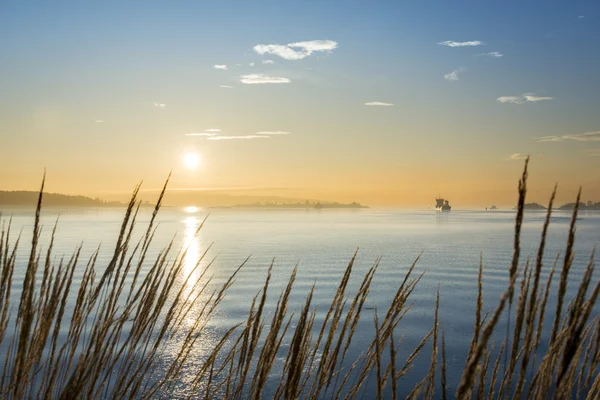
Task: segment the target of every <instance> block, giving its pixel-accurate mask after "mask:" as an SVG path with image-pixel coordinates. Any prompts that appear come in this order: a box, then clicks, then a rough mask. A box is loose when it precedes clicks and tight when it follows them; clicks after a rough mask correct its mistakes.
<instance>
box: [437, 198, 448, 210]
mask: <svg viewBox="0 0 600 400" xmlns="http://www.w3.org/2000/svg"><path fill="white" fill-rule="evenodd" d="M451 209H452V206H451V205H450V203H449V202H448V200H446V199H442V198H440V197H438V198H437V199H435V210H436V211H450V210H451Z"/></svg>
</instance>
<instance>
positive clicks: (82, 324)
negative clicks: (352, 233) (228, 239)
mask: <svg viewBox="0 0 600 400" xmlns="http://www.w3.org/2000/svg"><path fill="white" fill-rule="evenodd" d="M526 182H527V162H526V163H525V170H524V172H523V176H522V178H521V180H520V182H519V207H518V211H517V216H516V223H515V235H514V253H513V258H512V262H511V264H510V265H509V266H507V269H508V272H509V281H508V282H507V289H506V291H505V293H504V294H503V295H502V296H501V298H500V299H499V302H498V304H497V306H496V307H495V309H492V310H491V311H490V312H488V313H485V314H484V312H483V300H482V299H483V288H482V272H483V271H482V269H483V268H482V266H481V264H480V267H479V280H478V296H477V307H476V314H475V318H474V319H475V323H474V327H473V336H472V340H471V343H470V346H469V350H468V354H467V357H466V359H467V361H466V364H465V365H464V370H463V372H462V378H461V380H460V383H459V384H458V388H457V390H456V392H455V393H448V386H449V385H448V383H447V379H446V375H447V363H446V360H447V359H448V357H449V355H448V354H446V349H445V338H444V330H443V327H441V326H440V324H439V322H438V312H437V308H438V307H437V306H438V305H439V301H440V298H439V294H438V296H437V302H436V310H435V316H434V320H433V321H432V328H431V330H430V331H429V332H428V333H426V334H425V335H424V337H423V338H422V341H421V342H420V344H419V345H418V346H417V347H416V348H414V349H410V350H409V351H406V349H404V348H403V347H401V344H402V340H401V338H400V337H399V336H398V331H399V330H400V327H399V326H401V325H400V324H401V322H402V319H403V317H404V316H405V315H406V314H407V313H408V312H409V310H410V303H409V297H410V294H411V293H412V291H413V290H414V289H415V287H416V286H417V285H418V283H419V280H420V277H419V276H416V277H415V276H413V268H414V266H415V264H416V262H417V260H416V261H415V263H414V264H413V265H412V266H411V267H410V268H409V269H408V272H407V273H406V276H405V277H404V279H403V281H402V282H400V283H399V287H398V289H397V291H396V294H395V296H394V297H393V298H392V299H390V306H389V308H388V309H387V310H383V312H382V310H376V311H375V313H374V314H373V315H371V313H370V312H367V311H366V307H364V304H365V301H366V300H367V298H368V296H369V293H370V291H371V289H372V286H371V283H372V281H373V277H374V275H375V273H376V271H377V268H378V264H377V263H376V264H375V265H373V266H372V267H371V268H370V269H369V270H368V271H367V273H366V274H365V275H364V276H363V277H362V283H361V285H360V287H359V289H358V290H357V291H356V293H354V294H352V295H350V294H349V293H348V290H347V286H348V283H349V281H350V279H351V274H352V269H353V264H354V257H353V258H352V259H351V260H350V262H349V264H348V266H347V268H346V270H345V271H344V273H343V276H342V277H341V280H340V283H339V286H338V289H337V292H336V293H335V295H334V297H333V299H332V301H331V303H330V306H329V309H328V311H327V313H326V315H325V318H324V319H323V321H320V320H319V322H317V320H316V318H315V315H316V312H315V309H314V307H313V305H312V300H313V294H314V287H313V289H312V291H310V292H309V293H308V295H307V297H306V299H305V302H304V304H303V305H302V307H301V311H300V313H299V314H298V315H294V314H292V313H291V311H290V309H291V307H292V306H293V305H292V304H290V301H289V299H290V293H291V291H292V288H293V286H294V281H295V278H296V270H294V271H293V273H292V274H291V276H290V279H289V282H288V284H287V286H286V287H285V288H284V290H283V291H282V292H281V293H280V294H279V297H278V300H277V303H276V306H275V309H274V311H273V312H272V313H268V314H272V315H269V317H268V316H267V312H266V311H265V310H266V307H265V305H266V303H267V294H268V291H269V285H270V279H271V268H269V271H268V275H267V278H266V281H265V283H264V286H263V288H262V290H260V292H259V293H258V294H257V295H256V297H255V298H254V299H253V301H252V303H251V304H250V305H249V312H248V315H247V319H246V321H245V322H244V323H243V324H240V325H237V326H232V327H230V329H229V330H227V331H225V332H223V333H222V334H221V335H220V336H219V337H218V338H217V341H216V343H215V345H214V346H212V347H211V348H210V349H209V351H208V353H204V356H202V357H200V358H198V357H197V356H196V354H197V350H198V348H199V347H200V344H201V342H202V340H203V338H204V337H205V336H206V335H208V334H209V332H208V331H209V326H208V325H209V322H210V320H211V317H212V316H214V315H215V310H217V308H218V305H219V303H220V302H221V301H222V300H223V298H224V297H225V296H226V294H227V291H228V289H229V288H230V286H231V285H232V283H233V282H234V279H235V277H236V274H237V271H239V268H243V264H242V265H241V266H240V267H239V268H238V269H237V270H236V272H235V273H234V274H233V275H232V276H231V277H230V278H229V279H228V280H227V281H226V282H225V283H224V284H222V285H219V286H218V287H217V288H216V289H215V285H211V278H210V277H209V276H208V275H207V271H209V270H210V267H208V268H204V267H203V268H200V265H201V263H203V262H204V260H205V258H206V252H205V253H204V254H203V255H202V256H201V257H200V259H199V260H198V262H197V264H196V265H195V268H194V269H193V270H192V271H191V272H189V273H187V274H185V275H184V272H183V271H184V268H183V265H184V258H185V256H186V251H187V249H185V248H184V249H181V250H180V251H179V252H178V253H177V254H176V255H175V256H174V257H170V256H169V255H170V254H171V253H170V252H171V247H172V244H171V245H169V246H168V247H167V248H166V249H164V250H163V251H161V252H160V253H159V254H158V256H157V257H155V258H153V259H150V256H149V254H150V252H149V249H150V248H151V246H152V239H153V236H154V232H155V229H156V226H155V225H156V224H155V217H156V215H157V213H158V211H159V209H160V206H161V202H162V198H163V194H164V189H163V192H162V194H161V196H160V198H159V200H158V203H157V205H156V208H155V210H154V213H153V216H152V219H151V221H150V222H149V224H148V226H147V229H146V230H145V233H144V234H143V235H142V237H141V239H140V240H139V241H137V242H135V241H134V240H133V236H134V234H133V228H134V226H135V223H136V217H137V214H138V211H139V204H140V203H139V202H138V201H137V195H138V190H139V187H138V188H136V190H135V191H134V194H133V196H132V199H131V201H130V202H129V204H128V206H127V210H126V213H125V217H124V220H123V223H122V226H121V230H120V234H119V237H118V239H117V242H116V245H115V249H114V253H113V255H112V258H111V260H110V262H109V263H108V264H107V265H97V263H96V260H97V258H98V251H96V252H95V253H94V254H93V255H92V257H91V258H90V259H88V260H81V259H80V255H81V248H78V249H76V251H75V253H74V254H73V255H72V256H71V257H70V258H68V259H64V260H62V259H61V261H60V262H58V263H55V262H53V261H52V260H53V255H52V247H53V241H54V235H52V239H51V242H50V244H49V246H48V248H47V249H45V250H44V251H42V249H41V248H40V243H39V239H40V231H41V227H40V212H41V205H42V199H43V195H42V193H43V184H42V189H41V190H40V195H39V199H38V204H37V209H36V215H35V223H34V228H33V238H32V240H31V245H30V246H31V248H30V252H29V258H28V261H27V267H26V272H25V277H24V280H23V281H22V282H14V281H13V274H14V272H15V268H17V248H18V246H19V242H21V241H22V238H21V237H19V238H18V239H16V240H15V239H14V237H13V236H12V234H11V232H10V220H5V221H4V224H3V227H2V233H1V236H0V266H1V270H0V351H1V352H0V356H2V357H0V362H1V363H2V364H1V366H0V398H8V399H21V398H58V399H72V398H111V399H112V398H142V399H149V398H172V397H175V396H178V397H190V398H234V399H240V398H285V399H293V398H299V397H301V398H349V399H351V398H356V397H360V396H362V395H363V391H364V390H365V388H366V387H369V388H370V387H373V393H370V392H369V393H367V397H368V398H378V399H379V398H383V397H386V398H393V399H395V398H397V396H402V397H404V396H406V393H404V394H400V390H399V387H400V385H401V384H402V385H403V387H405V386H406V382H403V379H408V378H407V376H408V372H409V371H410V370H411V367H412V366H413V365H414V361H415V360H416V358H417V357H418V356H419V354H420V353H421V352H422V351H423V350H424V349H428V350H426V351H427V352H428V353H429V355H430V356H431V358H430V367H429V370H428V372H427V373H426V374H424V376H422V377H421V379H420V380H418V381H414V382H413V381H411V382H409V384H410V386H411V387H412V388H413V389H412V392H411V393H409V394H408V396H406V397H414V398H428V399H432V398H443V399H446V398H454V397H455V398H459V399H466V398H505V397H510V398H512V397H515V398H519V397H527V398H530V397H531V398H539V399H546V398H549V397H555V398H571V397H575V398H587V399H594V398H598V396H600V375H599V374H598V372H599V366H600V318H599V317H598V315H595V314H594V306H595V304H596V301H597V298H598V294H599V292H600V283H596V284H595V285H593V284H592V274H593V271H594V258H593V255H592V257H591V258H590V261H589V264H588V266H587V268H586V270H585V272H584V274H583V279H582V280H581V282H580V283H579V286H578V288H577V290H576V294H575V296H574V297H572V298H567V295H566V293H567V290H566V288H567V283H568V281H569V270H570V268H571V265H572V263H573V246H574V241H575V221H576V219H577V212H578V209H577V207H575V208H574V210H573V216H572V221H571V225H570V230H569V236H568V241H567V244H566V249H565V253H564V254H563V255H562V256H561V257H557V258H556V259H555V260H554V263H553V265H552V266H551V267H550V266H549V265H546V264H545V263H544V260H543V254H544V248H545V242H546V235H547V230H548V226H549V223H550V216H551V213H552V203H553V200H554V193H553V194H552V196H551V198H550V203H549V206H548V211H547V217H546V220H545V223H544V225H543V230H542V233H541V241H540V245H539V251H538V253H537V258H536V259H535V260H531V261H530V260H526V261H525V262H524V263H521V262H520V258H521V257H520V231H521V224H522V221H523V213H524V212H523V211H524V207H523V206H524V204H525V194H526ZM165 187H166V185H165ZM575 204H579V198H578V199H577V201H576V203H575ZM201 227H202V225H201V226H200V228H201ZM200 228H198V231H199V230H200ZM209 264H210V263H209ZM271 267H272V266H271ZM18 268H21V267H20V266H19V267H18ZM548 268H550V272H549V275H548V279H547V281H546V282H543V281H542V279H541V275H542V270H543V269H548ZM79 269H83V272H80V270H79ZM76 270H78V273H77V276H79V275H80V276H81V280H80V281H79V280H78V281H77V282H76V281H75V279H74V276H76V274H75V271H76ZM198 275H199V277H198ZM555 275H556V276H557V277H556V279H557V280H558V285H557V292H556V293H551V292H552V291H551V282H552V280H553V279H555V278H554V277H555ZM192 277H194V278H192ZM549 296H556V299H557V306H556V309H555V310H546V305H547V302H548V298H549ZM513 309H514V310H513ZM505 312H507V313H508V320H509V321H510V322H509V325H508V326H507V330H506V333H505V334H504V340H503V341H502V342H501V343H500V344H494V343H492V340H491V338H492V335H493V334H495V331H496V330H497V326H498V322H499V320H500V319H501V317H502V316H503V315H504V313H505ZM513 312H514V315H512V314H513ZM547 314H550V315H552V316H553V318H549V319H548V318H545V316H546V315H547ZM361 318H363V319H364V318H369V319H370V318H372V319H373V338H372V340H371V342H370V344H369V345H367V346H366V347H365V348H364V349H363V350H364V351H363V352H362V353H361V354H360V355H359V356H358V357H357V358H355V359H350V354H353V352H352V351H349V349H350V348H351V346H352V345H353V338H354V336H355V332H356V328H357V325H358V322H359V320H360V319H361ZM544 327H546V329H544ZM548 327H551V328H550V329H547V328H548ZM313 332H318V335H315V336H313V335H312V333H313ZM544 332H548V334H545V333H544ZM286 344H289V346H288V345H286ZM495 346H496V347H495ZM494 347H495V348H494ZM429 349H430V350H429ZM424 353H425V352H424ZM278 360H282V361H278ZM279 362H280V363H281V365H278V363H279ZM184 373H185V376H186V377H187V378H186V380H185V382H182V379H181V376H182V375H184ZM273 374H278V375H277V379H276V383H275V384H273V383H272V382H273V377H272V376H273ZM368 379H372V380H374V382H375V384H372V385H371V386H368V383H367V381H368ZM182 387H183V388H184V389H183V390H181V388H182Z"/></svg>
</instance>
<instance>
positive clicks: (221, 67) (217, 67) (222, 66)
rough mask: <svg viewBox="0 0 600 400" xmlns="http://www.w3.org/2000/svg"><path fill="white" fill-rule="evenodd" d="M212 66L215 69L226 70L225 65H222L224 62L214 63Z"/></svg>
mask: <svg viewBox="0 0 600 400" xmlns="http://www.w3.org/2000/svg"><path fill="white" fill-rule="evenodd" d="M214 68H215V69H222V70H224V71H227V65H224V64H217V65H215V67H214Z"/></svg>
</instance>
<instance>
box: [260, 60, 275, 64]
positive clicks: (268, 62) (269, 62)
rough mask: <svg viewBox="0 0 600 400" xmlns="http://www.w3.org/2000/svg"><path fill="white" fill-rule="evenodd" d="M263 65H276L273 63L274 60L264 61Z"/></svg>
mask: <svg viewBox="0 0 600 400" xmlns="http://www.w3.org/2000/svg"><path fill="white" fill-rule="evenodd" d="M262 63H263V64H275V61H273V60H263V62H262Z"/></svg>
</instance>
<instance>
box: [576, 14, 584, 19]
mask: <svg viewBox="0 0 600 400" xmlns="http://www.w3.org/2000/svg"><path fill="white" fill-rule="evenodd" d="M577 18H579V19H584V18H585V15H580V16H579V17H577Z"/></svg>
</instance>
